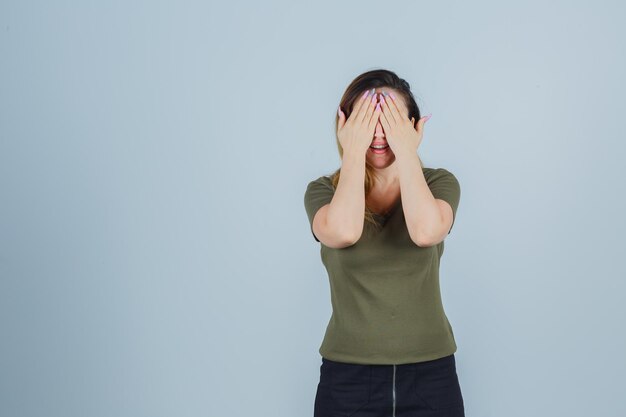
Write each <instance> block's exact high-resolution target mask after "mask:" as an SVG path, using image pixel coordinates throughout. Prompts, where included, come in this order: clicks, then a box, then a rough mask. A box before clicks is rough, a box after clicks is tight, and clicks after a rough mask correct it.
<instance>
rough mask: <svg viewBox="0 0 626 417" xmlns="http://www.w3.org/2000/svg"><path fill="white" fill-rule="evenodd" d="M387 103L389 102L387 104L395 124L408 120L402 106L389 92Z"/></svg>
mask: <svg viewBox="0 0 626 417" xmlns="http://www.w3.org/2000/svg"><path fill="white" fill-rule="evenodd" d="M387 101H388V102H389V103H388V104H389V109H390V110H391V114H393V117H394V119H395V120H396V122H397V123H400V122H401V121H403V120H406V121H408V120H409V119H408V115H406V113H404V109H402V104H401V103H400V102H398V101H397V100H396V96H395V94H393V93H392V92H389V94H388V95H387Z"/></svg>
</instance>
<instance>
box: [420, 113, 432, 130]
mask: <svg viewBox="0 0 626 417" xmlns="http://www.w3.org/2000/svg"><path fill="white" fill-rule="evenodd" d="M428 119H430V114H429V115H428V116H424V117H422V118H420V119H419V121H418V122H417V131H418V132H420V133H422V131H423V130H424V125H425V124H426V122H427V121H428Z"/></svg>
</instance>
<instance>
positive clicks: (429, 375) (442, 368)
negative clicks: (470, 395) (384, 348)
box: [314, 354, 465, 417]
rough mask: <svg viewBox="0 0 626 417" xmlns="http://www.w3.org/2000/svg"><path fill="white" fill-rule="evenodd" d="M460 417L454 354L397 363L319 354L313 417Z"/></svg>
mask: <svg viewBox="0 0 626 417" xmlns="http://www.w3.org/2000/svg"><path fill="white" fill-rule="evenodd" d="M340 416H341V417H350V416H354V417H464V416H465V408H464V404H463V396H462V394H461V387H460V385H459V379H458V376H457V373H456V360H455V357H454V354H452V355H450V356H446V357H443V358H439V359H435V360H431V361H425V362H417V363H407V364H401V365H360V364H352V363H344V362H336V361H331V360H329V359H326V358H322V365H321V366H320V382H319V384H318V385H317V393H316V395H315V412H314V417H340Z"/></svg>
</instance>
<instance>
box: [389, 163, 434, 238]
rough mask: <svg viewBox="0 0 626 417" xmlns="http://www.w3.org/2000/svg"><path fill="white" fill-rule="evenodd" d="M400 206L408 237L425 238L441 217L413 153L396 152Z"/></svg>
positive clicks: (432, 232) (432, 231)
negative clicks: (400, 196)
mask: <svg viewBox="0 0 626 417" xmlns="http://www.w3.org/2000/svg"><path fill="white" fill-rule="evenodd" d="M396 164H397V165H398V171H399V176H400V192H401V195H402V209H403V211H404V218H405V220H406V225H407V229H408V231H409V236H410V237H411V240H413V242H415V243H416V244H418V245H420V244H422V243H424V242H428V241H429V239H430V238H431V236H433V234H434V230H436V227H437V225H439V224H441V222H442V221H443V219H442V217H441V211H440V209H439V205H438V204H437V202H436V201H435V197H433V194H432V193H431V191H430V188H429V187H428V183H427V182H426V178H424V173H423V172H422V167H421V166H420V163H419V159H418V156H417V154H408V155H401V156H398V155H396Z"/></svg>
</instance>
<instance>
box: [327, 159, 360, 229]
mask: <svg viewBox="0 0 626 417" xmlns="http://www.w3.org/2000/svg"><path fill="white" fill-rule="evenodd" d="M364 184H365V154H361V153H360V152H358V153H357V152H350V151H349V150H344V153H343V158H342V161H341V175H340V176H339V182H338V183H337V189H336V190H335V194H334V196H333V200H332V201H331V203H330V205H329V207H328V212H327V215H326V222H327V224H328V226H329V227H331V228H332V229H333V230H337V231H338V233H340V234H341V235H343V236H346V239H348V240H350V241H356V240H358V239H359V237H360V236H361V234H362V233H363V215H364V213H365V186H364Z"/></svg>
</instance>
